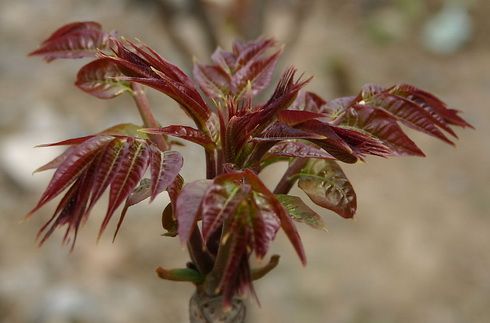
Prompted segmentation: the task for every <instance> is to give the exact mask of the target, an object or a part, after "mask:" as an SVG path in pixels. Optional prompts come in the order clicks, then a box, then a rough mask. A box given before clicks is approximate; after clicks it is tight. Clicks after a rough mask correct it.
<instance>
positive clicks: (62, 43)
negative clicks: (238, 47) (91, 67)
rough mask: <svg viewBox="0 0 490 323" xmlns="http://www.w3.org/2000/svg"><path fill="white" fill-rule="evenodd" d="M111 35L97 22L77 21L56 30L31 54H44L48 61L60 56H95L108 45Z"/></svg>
mask: <svg viewBox="0 0 490 323" xmlns="http://www.w3.org/2000/svg"><path fill="white" fill-rule="evenodd" d="M109 37H110V36H109V34H107V33H105V32H103V31H102V27H101V26H100V24H98V23H96V22H92V21H88V22H76V23H72V24H68V25H65V26H63V27H61V28H59V29H58V30H56V31H55V32H54V33H53V34H52V35H51V36H50V37H49V38H48V39H46V40H45V41H44V42H43V43H42V44H41V46H40V47H39V48H38V49H36V50H35V51H33V52H31V53H30V54H29V55H31V56H33V55H36V56H43V57H44V59H45V60H46V61H47V62H50V61H52V60H55V59H58V58H83V57H94V56H95V54H96V53H97V50H100V49H104V48H106V47H107V44H108V40H109Z"/></svg>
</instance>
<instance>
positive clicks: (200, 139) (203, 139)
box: [141, 125, 214, 147]
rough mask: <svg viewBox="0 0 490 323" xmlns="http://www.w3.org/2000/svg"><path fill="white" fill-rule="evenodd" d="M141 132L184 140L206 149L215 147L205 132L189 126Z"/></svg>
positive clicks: (174, 126)
mask: <svg viewBox="0 0 490 323" xmlns="http://www.w3.org/2000/svg"><path fill="white" fill-rule="evenodd" d="M141 132H144V133H150V134H157V135H160V134H164V135H168V136H173V137H177V138H182V139H185V140H188V141H190V142H193V143H196V144H198V145H201V146H204V147H210V146H214V142H213V141H212V140H211V138H209V137H208V136H207V135H206V134H205V133H204V132H202V131H200V130H197V129H195V128H192V127H188V126H177V125H173V126H167V127H163V128H147V129H142V130H141Z"/></svg>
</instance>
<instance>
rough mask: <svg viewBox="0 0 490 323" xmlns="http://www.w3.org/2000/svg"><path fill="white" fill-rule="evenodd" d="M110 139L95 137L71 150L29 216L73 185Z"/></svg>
mask: <svg viewBox="0 0 490 323" xmlns="http://www.w3.org/2000/svg"><path fill="white" fill-rule="evenodd" d="M112 139H113V138H112V137H110V136H97V137H94V138H90V139H88V140H86V141H85V142H83V143H81V144H80V145H78V146H77V147H76V148H75V149H73V151H72V152H71V153H70V154H69V155H68V156H66V158H65V160H64V161H63V163H62V164H61V165H60V166H59V167H58V169H57V170H56V172H55V173H54V175H53V178H52V179H51V181H50V182H49V184H48V187H47V188H46V190H45V191H44V193H43V195H42V196H41V198H40V199H39V202H38V203H37V205H36V206H35V207H34V209H32V211H30V212H29V215H30V214H32V213H34V212H35V211H37V210H38V209H39V208H40V207H42V206H43V205H44V204H46V203H47V202H49V201H50V200H52V199H53V198H54V197H56V196H57V195H58V194H60V193H61V192H62V191H63V190H64V189H65V188H67V187H68V185H70V184H71V183H73V182H74V181H75V180H76V179H77V178H78V176H80V174H81V173H82V172H83V171H84V170H85V169H86V168H87V167H89V166H90V164H91V162H92V161H93V159H94V157H95V156H96V155H97V153H98V152H99V150H100V149H101V148H102V147H103V146H105V145H107V144H108V143H109V142H110V141H111V140H112Z"/></svg>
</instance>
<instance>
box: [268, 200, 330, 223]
mask: <svg viewBox="0 0 490 323" xmlns="http://www.w3.org/2000/svg"><path fill="white" fill-rule="evenodd" d="M276 198H277V199H278V200H279V202H281V204H282V205H283V206H284V207H285V208H286V210H287V211H288V214H289V216H290V217H291V219H293V220H295V221H297V222H301V223H304V224H307V225H309V226H310V227H312V228H315V229H320V230H326V229H327V228H326V226H325V222H323V219H322V217H321V216H320V215H319V214H318V213H316V212H315V211H313V210H312V209H311V208H310V207H309V206H308V205H306V204H305V202H303V200H302V199H301V198H300V197H298V196H292V195H286V194H276Z"/></svg>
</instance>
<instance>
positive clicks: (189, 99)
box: [121, 77, 211, 127]
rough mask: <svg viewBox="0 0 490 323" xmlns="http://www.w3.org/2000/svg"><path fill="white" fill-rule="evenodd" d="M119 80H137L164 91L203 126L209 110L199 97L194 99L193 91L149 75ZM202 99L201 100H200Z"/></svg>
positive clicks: (168, 80) (173, 82)
mask: <svg viewBox="0 0 490 323" xmlns="http://www.w3.org/2000/svg"><path fill="white" fill-rule="evenodd" d="M121 80H126V81H130V82H137V83H141V84H143V85H146V86H149V87H151V88H154V89H155V90H158V91H160V92H163V93H165V94H166V95H168V96H169V97H171V98H172V99H174V100H175V101H176V102H177V103H179V104H180V105H181V107H182V108H183V109H184V111H185V112H186V113H187V114H188V115H189V116H191V117H192V119H193V120H194V121H195V122H196V124H197V125H199V126H200V127H203V126H204V125H205V124H206V120H208V118H209V116H210V114H211V112H210V110H209V108H208V107H207V106H206V104H205V103H204V102H203V101H202V98H201V99H196V96H195V93H193V91H189V89H187V88H185V87H183V86H182V84H179V83H177V82H175V81H172V80H170V79H162V78H149V77H122V78H121ZM201 101H202V102H201Z"/></svg>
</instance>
